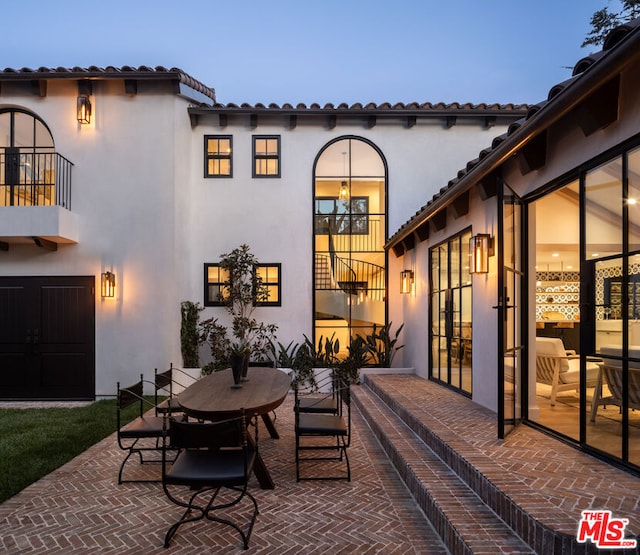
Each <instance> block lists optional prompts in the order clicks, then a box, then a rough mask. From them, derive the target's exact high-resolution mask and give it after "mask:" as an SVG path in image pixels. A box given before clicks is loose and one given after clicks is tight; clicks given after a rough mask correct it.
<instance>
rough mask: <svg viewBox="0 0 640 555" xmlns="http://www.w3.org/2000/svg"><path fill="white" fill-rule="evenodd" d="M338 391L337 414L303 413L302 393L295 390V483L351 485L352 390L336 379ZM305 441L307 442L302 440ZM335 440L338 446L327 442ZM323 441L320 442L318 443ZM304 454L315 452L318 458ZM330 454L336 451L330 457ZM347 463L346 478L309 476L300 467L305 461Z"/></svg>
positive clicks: (342, 381) (348, 385)
mask: <svg viewBox="0 0 640 555" xmlns="http://www.w3.org/2000/svg"><path fill="white" fill-rule="evenodd" d="M337 384H338V385H339V387H336V389H335V395H336V400H337V411H336V412H335V413H332V412H318V411H312V412H303V411H302V410H299V406H300V398H301V394H300V390H299V389H298V388H295V405H294V411H295V436H296V481H297V482H300V481H301V480H347V481H351V466H350V463H349V456H348V454H347V449H348V447H349V446H350V444H351V389H350V387H351V386H350V383H349V382H348V381H345V380H342V379H339V378H338V379H337ZM303 438H304V439H303ZM328 438H333V439H335V444H332V443H329V442H327V441H326V439H328ZM318 439H320V441H319V442H317V441H316V440H318ZM304 451H313V452H317V453H324V454H319V455H317V456H302V455H301V453H302V452H304ZM328 451H337V454H334V455H330V454H328V453H327V452H328ZM342 460H344V461H345V464H346V475H344V476H334V475H332V476H308V477H303V476H302V475H301V473H300V466H301V465H300V463H301V462H304V461H342Z"/></svg>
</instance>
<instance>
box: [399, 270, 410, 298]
mask: <svg viewBox="0 0 640 555" xmlns="http://www.w3.org/2000/svg"><path fill="white" fill-rule="evenodd" d="M412 290H413V270H402V272H400V293H411V291H412Z"/></svg>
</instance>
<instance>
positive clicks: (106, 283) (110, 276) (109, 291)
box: [100, 271, 116, 298]
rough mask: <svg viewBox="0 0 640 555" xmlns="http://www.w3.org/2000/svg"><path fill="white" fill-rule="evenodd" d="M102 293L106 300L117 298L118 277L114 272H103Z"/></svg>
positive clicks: (101, 279) (101, 280) (101, 277)
mask: <svg viewBox="0 0 640 555" xmlns="http://www.w3.org/2000/svg"><path fill="white" fill-rule="evenodd" d="M100 292H101V294H102V297H104V298H113V297H115V296H116V275H115V274H114V273H113V272H108V271H107V272H103V273H102V275H101V276H100Z"/></svg>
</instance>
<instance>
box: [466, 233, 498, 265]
mask: <svg viewBox="0 0 640 555" xmlns="http://www.w3.org/2000/svg"><path fill="white" fill-rule="evenodd" d="M469 253H470V256H471V270H470V271H471V273H472V274H486V273H488V272H489V257H490V256H493V239H492V238H491V235H489V234H488V233H478V234H477V235H474V236H473V237H471V239H469Z"/></svg>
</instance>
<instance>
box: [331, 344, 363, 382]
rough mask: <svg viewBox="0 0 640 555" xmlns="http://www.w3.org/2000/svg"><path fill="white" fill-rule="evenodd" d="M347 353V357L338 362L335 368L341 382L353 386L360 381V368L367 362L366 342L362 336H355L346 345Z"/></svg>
mask: <svg viewBox="0 0 640 555" xmlns="http://www.w3.org/2000/svg"><path fill="white" fill-rule="evenodd" d="M347 351H348V353H347V356H346V357H344V358H343V359H342V360H340V361H338V362H337V363H336V366H335V368H336V371H337V373H338V377H339V378H340V379H341V381H344V382H348V383H352V384H355V383H358V382H359V380H360V368H362V367H363V366H365V365H366V364H367V363H368V360H369V350H368V348H367V342H366V341H365V340H364V338H363V337H362V336H360V335H355V336H353V337H352V338H351V341H350V342H349V345H347Z"/></svg>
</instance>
